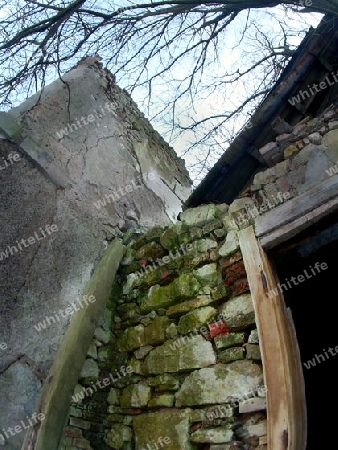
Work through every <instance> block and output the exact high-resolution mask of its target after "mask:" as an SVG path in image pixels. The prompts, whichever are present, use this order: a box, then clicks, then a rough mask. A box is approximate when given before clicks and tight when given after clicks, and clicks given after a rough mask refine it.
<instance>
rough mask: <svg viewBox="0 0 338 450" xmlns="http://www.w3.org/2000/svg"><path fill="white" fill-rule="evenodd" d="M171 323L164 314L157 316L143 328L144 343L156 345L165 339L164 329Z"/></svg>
mask: <svg viewBox="0 0 338 450" xmlns="http://www.w3.org/2000/svg"><path fill="white" fill-rule="evenodd" d="M170 324H171V320H170V319H169V318H168V317H166V316H157V317H155V319H154V320H153V321H152V322H151V324H150V325H148V326H147V327H145V329H144V344H145V345H158V344H162V343H163V342H164V341H165V339H166V335H165V330H166V328H167V327H168V326H169V325H170Z"/></svg>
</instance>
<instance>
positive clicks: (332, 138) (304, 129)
mask: <svg viewBox="0 0 338 450" xmlns="http://www.w3.org/2000/svg"><path fill="white" fill-rule="evenodd" d="M259 151H260V153H261V155H262V157H263V158H264V159H265V160H266V162H267V164H268V166H269V168H268V169H267V170H265V171H262V172H259V173H258V174H256V176H255V178H254V180H253V183H252V185H251V186H250V188H249V189H248V190H247V191H246V192H245V193H244V195H243V196H242V198H239V199H237V200H235V201H234V202H233V203H232V204H231V205H230V210H229V211H230V212H231V214H233V216H234V218H235V219H236V222H237V223H238V224H239V225H240V227H241V228H243V227H244V228H245V227H247V226H248V223H253V222H254V219H255V217H256V216H257V215H259V214H264V213H265V212H267V211H269V210H271V209H273V208H275V207H277V206H279V205H280V204H281V203H283V202H284V201H285V200H287V198H286V197H283V195H285V194H288V198H293V197H296V196H298V195H300V194H302V193H304V192H305V191H307V190H308V189H311V188H312V187H314V186H316V185H318V184H319V183H320V182H321V181H324V180H326V179H329V178H330V177H331V176H334V175H335V174H336V173H338V108H337V107H336V108H334V107H332V106H331V107H329V108H327V109H326V110H325V111H324V112H323V113H322V114H321V115H320V116H319V117H316V118H311V117H306V118H305V119H303V120H302V121H301V122H299V123H298V124H296V125H295V126H293V127H290V129H289V132H288V133H284V134H279V135H278V136H277V137H276V139H275V141H273V142H269V143H268V144H266V145H265V146H264V147H262V148H261V149H259ZM243 218H245V219H246V220H243Z"/></svg>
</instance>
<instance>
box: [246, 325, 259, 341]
mask: <svg viewBox="0 0 338 450" xmlns="http://www.w3.org/2000/svg"><path fill="white" fill-rule="evenodd" d="M248 343H249V344H258V343H259V338H258V331H257V329H256V330H252V331H251V332H250V335H249V339H248Z"/></svg>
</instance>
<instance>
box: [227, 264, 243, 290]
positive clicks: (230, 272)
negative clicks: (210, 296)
mask: <svg viewBox="0 0 338 450" xmlns="http://www.w3.org/2000/svg"><path fill="white" fill-rule="evenodd" d="M245 276H246V272H245V268H244V264H243V262H242V261H239V262H237V263H235V264H233V265H232V266H230V267H228V268H227V269H226V270H225V282H226V285H227V284H233V283H234V282H235V281H236V280H239V279H240V278H243V277H245Z"/></svg>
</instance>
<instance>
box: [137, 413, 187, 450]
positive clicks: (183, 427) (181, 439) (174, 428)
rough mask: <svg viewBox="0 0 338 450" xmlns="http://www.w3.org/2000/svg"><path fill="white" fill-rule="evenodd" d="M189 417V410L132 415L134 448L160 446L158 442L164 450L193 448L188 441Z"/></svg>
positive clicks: (139, 449)
mask: <svg viewBox="0 0 338 450" xmlns="http://www.w3.org/2000/svg"><path fill="white" fill-rule="evenodd" d="M189 418H190V414H189V410H183V411H182V410H181V411H178V410H170V411H165V412H162V411H161V412H154V413H151V412H150V413H148V414H140V415H138V416H136V417H134V419H133V428H134V431H135V450H143V449H148V448H156V446H157V447H158V448H162V445H161V444H160V442H163V449H165V450H178V449H179V450H193V449H194V448H195V447H194V446H193V445H192V444H191V443H190V442H189V426H190V420H189ZM166 438H167V439H166ZM165 439H166V440H165ZM167 442H168V443H167ZM155 444H156V446H155Z"/></svg>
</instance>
